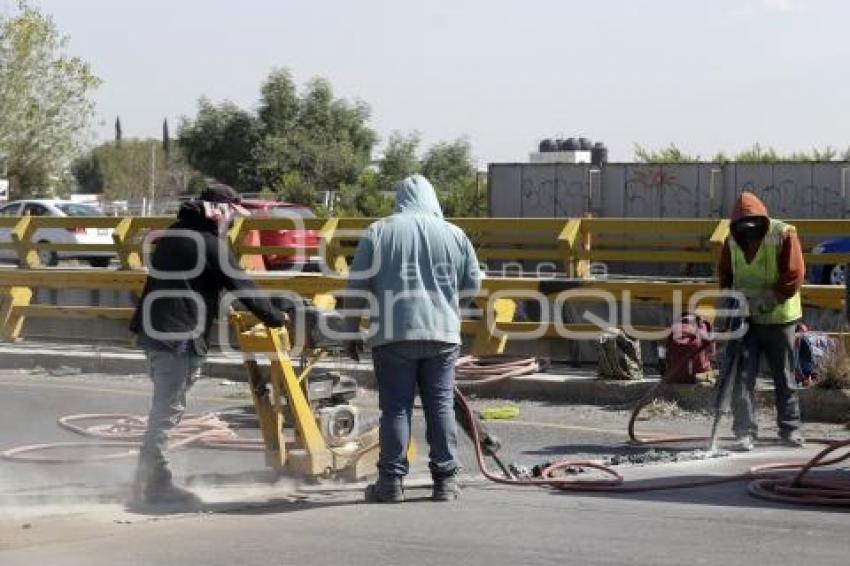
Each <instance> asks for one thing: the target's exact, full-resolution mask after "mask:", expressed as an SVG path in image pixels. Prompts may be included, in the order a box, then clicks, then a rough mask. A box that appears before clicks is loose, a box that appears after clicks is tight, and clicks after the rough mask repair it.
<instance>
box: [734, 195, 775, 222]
mask: <svg viewBox="0 0 850 566" xmlns="http://www.w3.org/2000/svg"><path fill="white" fill-rule="evenodd" d="M752 216H763V217H765V218H767V216H768V214H767V207H766V206H765V205H764V203H763V202H762V201H761V199H759V198H758V197H757V196H756V195H754V194H753V193H751V192H748V191H744V192H743V193H741V194H740V196H738V200H737V201H736V202H735V208H733V209H732V218H731V220H732V222H735V221H736V220H740V219H742V218H746V217H752Z"/></svg>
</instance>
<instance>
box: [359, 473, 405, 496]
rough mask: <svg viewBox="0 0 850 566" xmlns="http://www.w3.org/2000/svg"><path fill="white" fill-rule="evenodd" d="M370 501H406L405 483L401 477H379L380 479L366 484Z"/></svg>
mask: <svg viewBox="0 0 850 566" xmlns="http://www.w3.org/2000/svg"><path fill="white" fill-rule="evenodd" d="M366 501H367V502H368V503H404V485H403V484H402V481H401V478H400V477H382V476H379V477H378V481H376V482H375V483H373V484H369V485H368V486H366Z"/></svg>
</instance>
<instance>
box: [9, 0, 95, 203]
mask: <svg viewBox="0 0 850 566" xmlns="http://www.w3.org/2000/svg"><path fill="white" fill-rule="evenodd" d="M68 42H69V40H68V38H67V37H65V36H62V35H60V33H59V31H58V30H57V27H56V25H55V23H54V22H53V19H52V18H51V17H50V16H47V15H45V14H42V13H41V12H40V11H39V10H38V9H36V8H33V7H31V6H29V5H28V4H27V3H26V2H24V1H21V2H20V3H19V5H18V9H17V11H16V12H15V13H14V14H13V15H12V16H8V17H4V16H3V15H0V117H2V119H0V154H3V155H5V156H6V160H7V164H8V168H9V176H10V178H11V181H12V183H11V184H12V191H13V192H14V193H16V194H17V195H18V196H25V195H28V194H31V193H32V192H33V191H35V190H39V189H40V190H46V189H48V188H49V187H50V186H51V185H54V184H55V181H56V180H57V179H60V178H61V177H62V175H63V172H64V171H65V170H66V167H67V165H68V164H69V162H70V160H71V158H72V157H73V155H75V154H76V153H77V152H78V151H79V148H80V147H81V146H82V143H83V141H84V136H85V134H86V132H87V131H88V126H89V123H90V121H91V119H92V116H93V114H94V104H93V103H92V102H91V101H90V100H89V98H88V96H89V94H90V92H91V91H92V90H93V89H94V88H95V87H97V85H98V84H100V80H99V79H98V78H97V77H95V76H94V74H93V73H92V72H91V69H90V67H89V65H88V63H86V62H85V61H83V60H82V59H80V58H78V57H73V56H70V55H68V54H67V53H66V49H67V47H68Z"/></svg>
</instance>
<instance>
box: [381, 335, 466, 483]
mask: <svg viewBox="0 0 850 566" xmlns="http://www.w3.org/2000/svg"><path fill="white" fill-rule="evenodd" d="M459 352H460V346H459V345H457V344H447V343H443V342H413V341H410V342H396V343H391V344H386V345H383V346H378V347H377V348H375V349H373V350H372V360H373V362H374V365H375V378H376V379H377V381H378V405H379V407H380V409H381V428H380V440H381V453H380V456H379V458H378V472H379V474H380V475H381V477H384V478H397V477H401V476H404V475H407V472H408V470H409V467H410V463H409V462H408V461H407V445H408V443H409V442H410V419H411V415H412V413H413V399H414V396H415V395H416V388H417V386H418V387H419V396H420V398H421V399H422V408H423V409H424V411H425V424H426V427H427V428H426V437H427V439H428V446H429V448H430V452H429V458H430V461H429V464H428V467H429V468H430V470H431V476H432V477H434V478H446V477H449V476H452V475H454V474H455V473H457V471H458V467H459V466H458V463H457V459H456V458H455V453H456V452H457V427H456V425H455V413H454V381H455V362H456V361H457V357H458V354H459Z"/></svg>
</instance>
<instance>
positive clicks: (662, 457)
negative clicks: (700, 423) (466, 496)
mask: <svg viewBox="0 0 850 566" xmlns="http://www.w3.org/2000/svg"><path fill="white" fill-rule="evenodd" d="M726 456H729V453H728V452H726V451H725V450H715V451H713V452H710V451H708V450H687V451H672V450H656V449H655V448H652V449H650V450H648V451H646V452H641V453H639V454H615V455H612V456H606V457H603V458H601V459H599V460H596V461H597V462H598V463H600V464H602V465H603V466H623V465H631V466H645V465H647V464H672V463H676V462H693V461H699V460H711V459H714V458H724V457H726ZM555 463H556V462H554V461H552V462H543V463H542V464H536V465H534V466H531V467H529V466H526V465H523V464H517V463H512V464H510V466H509V469H510V471H511V473H512V474H513V475H514V476H516V477H517V478H520V479H529V478H540V477H543V470H545V469H546V468H548V467H549V466H551V465H552V464H555ZM559 472H560V473H561V474H565V475H577V474H583V473H585V472H586V470H585V469H584V468H583V467H581V466H568V467H566V468H564V469H562V470H559Z"/></svg>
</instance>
